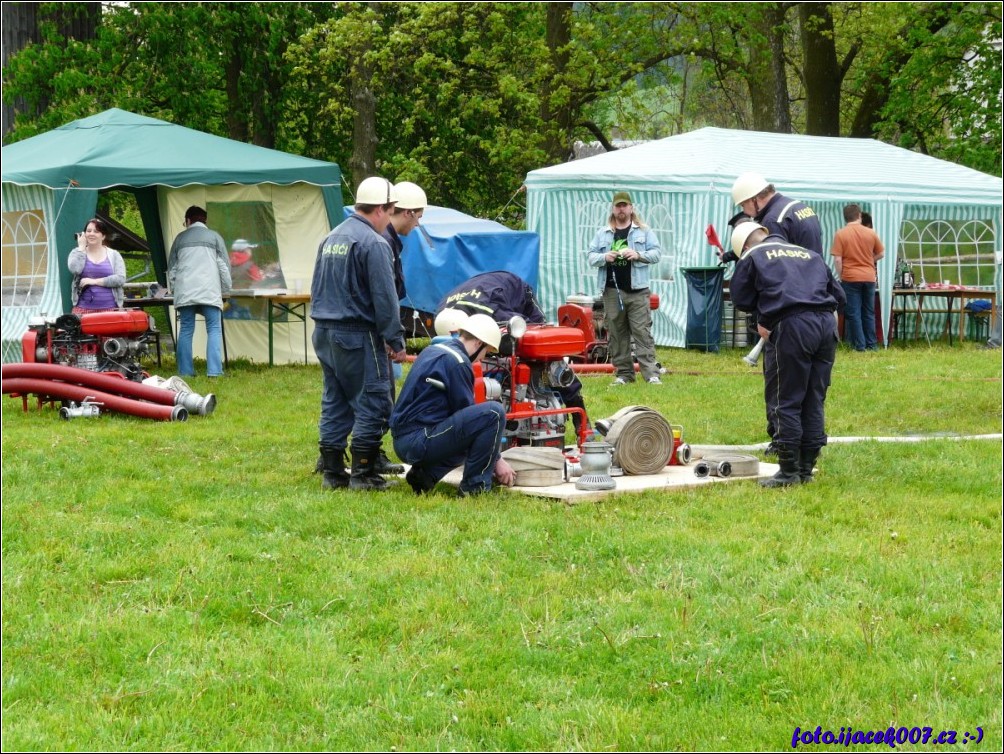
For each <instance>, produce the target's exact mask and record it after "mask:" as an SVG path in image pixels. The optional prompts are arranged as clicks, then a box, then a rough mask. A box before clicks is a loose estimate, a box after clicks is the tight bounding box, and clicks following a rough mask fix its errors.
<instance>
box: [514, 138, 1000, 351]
mask: <svg viewBox="0 0 1004 754" xmlns="http://www.w3.org/2000/svg"><path fill="white" fill-rule="evenodd" d="M747 171H756V172H759V173H761V174H763V176H764V177H765V178H766V179H767V180H768V181H770V182H771V183H773V184H774V185H775V186H776V187H777V190H778V191H779V192H780V193H782V194H784V195H785V196H788V197H791V198H792V199H800V200H802V201H804V202H806V203H807V204H809V205H810V206H812V207H813V209H815V211H816V213H817V214H818V215H819V218H820V221H821V223H822V226H823V241H824V246H826V247H827V253H826V256H827V259H829V254H828V247H829V244H830V241H831V240H832V238H833V234H834V233H835V232H836V231H837V230H838V229H839V228H840V227H841V226H843V224H844V220H843V207H844V205H845V204H847V203H849V202H856V203H858V204H860V205H861V206H862V208H863V209H864V210H865V211H867V212H871V213H872V215H873V217H874V223H875V230H876V231H877V232H878V234H879V236H880V237H881V238H882V241H883V243H884V244H885V247H886V254H885V257H884V258H883V259H882V260H881V261H880V262H879V291H880V295H881V300H882V301H883V302H886V301H890V300H891V294H892V288H893V280H894V277H895V272H896V259H897V251H898V248H899V243H900V239H901V236H902V232H903V228H904V224H905V223H907V224H908V223H910V222H915V221H927V220H946V221H981V222H982V223H985V224H986V226H987V227H989V228H990V229H991V230H990V232H991V233H992V235H993V243H994V249H995V250H998V251H999V250H1000V248H1001V226H1002V216H1001V204H1002V199H1001V197H1002V192H1004V184H1002V181H1001V179H1000V178H997V177H994V176H991V175H987V174H985V173H980V172H978V171H976V170H972V169H970V168H965V167H962V166H960V165H955V164H953V163H949V162H945V161H943V160H938V159H935V158H933V157H928V156H925V155H921V154H917V153H915V152H911V151H909V150H906V149H900V148H899V147H894V146H890V145H889V144H884V143H882V142H879V141H875V140H872V139H842V138H829V137H821V136H799V135H791V134H773V133H759V132H752V131H732V130H726V129H721V128H702V129H700V130H697V131H692V132H690V133H686V134H681V135H679V136H671V137H669V138H666V139H661V140H659V141H652V142H648V143H645V144H641V145H638V146H633V147H629V148H626V149H622V150H618V151H616V152H608V153H605V154H600V155H597V156H595V157H590V158H587V159H583V160H576V161H574V162H568V163H564V164H562V165H555V166H553V167H548V168H542V169H540V170H534V171H531V172H530V173H528V174H527V177H526V189H527V229H528V230H531V231H535V232H537V233H538V234H540V289H539V291H538V294H539V298H540V300H541V301H540V302H541V305H542V306H543V307H544V310H545V311H546V312H549V313H550V314H551V315H554V313H555V312H556V311H557V307H558V306H559V305H560V304H562V303H564V301H565V299H566V298H567V297H568V296H569V295H571V294H576V293H585V294H598V293H599V291H598V290H596V272H595V270H594V269H591V268H589V267H588V266H587V264H586V249H587V248H588V247H589V242H590V241H591V240H592V238H593V236H594V234H595V233H596V231H597V230H598V229H599V228H600V227H601V226H602V225H603V224H604V223H605V222H606V219H607V216H608V215H609V213H610V202H611V199H612V198H613V194H614V192H615V191H628V192H630V193H631V197H632V199H633V201H634V205H635V208H636V210H637V211H638V212H639V213H640V214H641V216H642V218H643V220H644V221H645V222H646V223H647V224H648V225H649V226H651V227H652V228H653V229H654V230H655V231H656V233H657V234H658V236H659V239H660V242H661V244H662V248H663V261H662V262H660V264H659V265H658V267H657V268H656V269H655V270H654V271H653V281H652V291H653V293H657V294H659V296H660V300H661V305H660V308H659V311H658V312H656V313H655V317H654V326H653V329H654V334H655V339H656V342H657V343H658V344H659V345H662V346H679V347H682V346H683V345H684V342H685V332H686V324H687V323H686V310H687V304H686V302H687V285H686V280H685V277H684V275H683V274H682V273H681V272H680V269H681V268H685V267H708V266H714V265H715V264H717V258H716V257H715V254H714V250H713V249H712V248H711V246H710V245H709V244H708V242H707V239H706V237H705V229H706V228H707V226H708V225H709V224H712V225H714V226H715V228H716V229H717V231H718V236H719V238H720V239H721V241H722V243H723V244H724V245H725V246H726V248H728V240H729V232H728V231H729V228H728V220H729V218H730V217H732V215H734V214H735V212H736V211H737V208H736V207H734V206H733V204H732V199H731V195H730V193H731V189H732V183H733V181H735V179H736V177H737V176H738V175H739V174H740V173H744V172H747ZM998 264H999V262H998ZM997 277H998V279H999V275H998V276H997ZM997 295H998V298H999V297H1000V291H999V289H998V293H997ZM882 317H883V331H884V332H888V327H889V307H888V306H886V305H883V306H882Z"/></svg>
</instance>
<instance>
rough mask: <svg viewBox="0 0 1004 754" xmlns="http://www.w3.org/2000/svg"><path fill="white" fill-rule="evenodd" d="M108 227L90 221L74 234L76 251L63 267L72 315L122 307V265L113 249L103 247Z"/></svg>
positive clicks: (123, 281)
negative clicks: (69, 280)
mask: <svg viewBox="0 0 1004 754" xmlns="http://www.w3.org/2000/svg"><path fill="white" fill-rule="evenodd" d="M107 236H108V226H107V225H105V224H104V222H102V221H101V220H99V219H97V218H94V219H92V220H88V221H87V225H86V226H85V227H84V231H83V232H82V233H78V234H77V248H75V249H74V250H73V251H71V252H70V258H69V259H68V260H67V263H66V264H67V267H69V268H70V272H72V273H73V289H72V291H71V300H72V302H73V313H74V314H86V313H88V312H106V311H110V310H113V309H118V308H121V307H122V287H123V285H125V278H126V274H125V262H124V261H122V255H121V254H119V253H118V252H117V251H115V249H109V248H108V247H107V246H105V238H107Z"/></svg>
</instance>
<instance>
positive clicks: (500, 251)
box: [345, 205, 540, 312]
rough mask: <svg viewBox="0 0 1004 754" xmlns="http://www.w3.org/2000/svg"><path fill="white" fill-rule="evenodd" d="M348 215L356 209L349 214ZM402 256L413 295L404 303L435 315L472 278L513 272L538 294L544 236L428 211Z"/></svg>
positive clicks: (348, 209)
mask: <svg viewBox="0 0 1004 754" xmlns="http://www.w3.org/2000/svg"><path fill="white" fill-rule="evenodd" d="M345 212H346V215H348V214H351V212H352V208H351V207H346V208H345ZM402 240H403V241H404V249H403V250H402V252H401V258H402V265H403V267H404V284H405V287H406V288H407V289H408V295H407V296H406V297H405V298H404V300H403V301H402V302H401V304H402V306H410V307H411V308H412V309H417V310H419V311H423V312H435V311H436V306H437V305H438V304H439V302H440V301H441V300H442V298H443V296H445V295H446V294H447V293H449V292H450V291H451V290H452V289H453V288H455V287H456V286H458V285H460V284H461V283H463V282H464V281H465V280H467V279H468V278H472V277H474V276H475V275H479V274H481V273H482V272H491V271H492V270H508V271H509V272H512V273H514V274H516V275H519V276H520V277H521V278H523V279H524V280H525V281H526V282H527V283H529V284H530V285H531V286H532V287H533V289H534V290H537V277H538V267H539V264H540V236H538V235H537V234H536V233H531V232H528V231H519V230H511V229H510V228H507V227H506V226H504V225H502V224H501V223H497V222H494V221H492V220H482V219H480V218H477V217H472V216H470V215H466V214H464V213H463V212H459V211H457V210H455V209H448V208H446V207H435V206H432V205H430V206H428V207H426V208H425V212H424V213H423V215H422V224H421V226H420V227H418V228H416V229H415V230H413V231H412V232H411V233H409V234H408V235H407V236H405V237H404V238H403V239H402Z"/></svg>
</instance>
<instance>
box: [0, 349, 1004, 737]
mask: <svg viewBox="0 0 1004 754" xmlns="http://www.w3.org/2000/svg"><path fill="white" fill-rule="evenodd" d="M999 354H1000V352H999V351H998V352H987V351H981V350H978V348H977V347H976V346H975V345H974V344H964V345H956V346H955V347H954V348H948V347H946V346H936V347H934V348H927V347H925V346H920V345H918V346H913V347H899V346H897V347H895V348H891V349H889V350H888V351H883V352H881V353H874V354H872V353H869V354H855V353H848V352H846V351H841V352H840V353H839V355H838V359H837V365H836V370H835V373H834V378H833V386H832V388H831V390H830V394H829V399H828V401H827V410H828V424H829V431H830V434H831V436H835V437H841V436H843V437H847V436H858V437H860V436H869V435H878V436H901V437H905V436H910V435H913V434H923V435H928V436H932V435H933V436H934V438H933V439H928V440H925V441H921V442H899V443H889V442H874V441H867V442H855V443H847V444H844V443H839V442H835V441H834V442H832V443H831V444H830V446H829V447H827V448H825V449H824V452H823V455H822V457H821V459H820V462H819V473H818V476H817V478H816V480H815V481H814V482H813V483H812V484H811V485H808V486H804V487H798V488H794V489H789V490H764V489H761V488H759V487H758V486H757V485H756V484H754V483H752V482H750V481H748V480H746V481H743V480H736V481H733V482H730V483H727V484H714V485H708V486H704V487H701V488H698V489H691V490H679V491H668V490H666V489H657V490H651V491H648V492H645V493H639V494H619V495H614V496H611V497H608V498H605V499H603V500H601V501H592V502H588V503H580V504H578V505H567V504H565V503H562V502H560V501H557V500H548V499H542V498H535V497H529V496H525V495H522V494H518V493H515V492H512V491H503V492H499V493H497V494H491V495H489V496H486V497H484V498H480V499H474V500H460V499H458V498H457V497H456V493H455V491H454V490H453V489H452V488H451V487H450V486H449V485H440V486H439V487H438V488H437V490H436V491H435V492H434V493H433V494H431V495H427V496H423V497H416V496H415V495H413V494H412V493H411V491H410V490H407V489H401V488H400V487H398V488H397V489H395V490H393V491H388V492H386V493H350V492H347V491H341V492H328V493H326V492H323V491H322V490H321V489H320V480H319V479H318V477H317V476H315V475H313V474H312V473H311V469H312V467H313V464H314V459H315V458H316V452H317V449H316V444H315V443H316V438H317V427H316V419H317V410H318V402H319V393H320V384H321V377H320V372H319V368H318V367H316V366H311V367H304V366H288V367H277V368H274V369H268V368H267V367H262V366H252V365H248V364H231V365H230V368H229V374H228V376H227V377H226V378H223V379H217V380H210V379H208V378H206V377H200V378H195V379H193V380H191V382H192V384H193V387H195V388H196V389H197V390H202V391H210V390H212V391H214V392H216V394H217V395H218V397H219V405H218V408H217V410H216V412H215V413H214V414H213V415H211V416H209V417H202V418H192V419H190V420H189V421H188V422H185V423H168V424H164V423H155V422H151V421H147V420H142V419H136V418H132V417H125V416H115V415H107V416H102V417H100V418H98V419H90V420H85V419H79V420H74V421H62V420H61V419H59V418H58V416H57V414H56V412H55V411H54V410H52V409H45V410H36V409H34V408H32V410H30V411H29V412H28V413H22V412H21V410H20V401H18V400H12V399H10V398H8V397H6V396H5V397H3V400H2V405H0V408H2V419H3V433H4V441H3V451H2V452H3V458H2V461H3V472H4V473H3V480H2V484H3V524H4V525H3V549H2V552H3V569H2V574H3V592H2V594H3V648H4V651H3V682H4V687H3V688H4V692H3V705H4V714H3V722H2V733H3V742H4V749H5V750H10V751H15V750H19V751H25V750H36V751H37V750H45V751H53V750H87V751H112V750H114V751H165V750H168V751H221V750H226V751H273V750H275V751H282V750H297V751H305V750H332V751H336V750H347V751H385V750H391V749H394V748H396V749H397V750H399V751H414V750H460V751H474V750H504V751H527V750H554V751H558V750H563V751H567V750H589V751H600V750H606V749H611V750H621V751H624V750H633V751H646V750H649V751H651V750H655V751H659V750H730V751H764V750H770V751H774V750H777V751H780V750H789V747H790V742H791V737H792V734H793V731H794V729H795V727H796V726H798V727H801V728H802V729H803V730H804V729H809V730H814V729H815V726H816V725H820V726H822V727H823V728H824V729H831V730H833V731H835V732H839V730H840V728H841V726H851V727H853V728H854V729H855V730H874V729H883V730H884V729H886V728H887V727H888V726H897V727H899V726H906V727H908V728H910V727H913V726H931V727H932V728H933V729H934V730H935V731H936V732H937V731H940V730H941V729H951V730H957V731H959V732H960V733H959V739H960V741H961V738H962V732H963V731H971V732H974V733H975V726H980V727H982V729H983V731H984V738H983V741H982V742H981V743H980V744H979V745H975V744H974V743H972V742H970V744H969V746H968V747H962V748H965V749H972V750H976V751H995V750H999V748H1000V746H1001V730H1002V729H1001V716H1000V713H1001V705H1000V700H1001V675H1000V663H1001V623H1000V615H1001V578H1000V553H1001V547H1002V541H1001V518H1000V513H1001V511H1000V500H1001V472H1000V469H1001V443H1000V440H999V439H997V440H972V441H959V440H955V439H949V438H948V437H945V436H942V435H947V436H950V435H952V434H954V433H966V434H982V433H990V432H994V433H999V432H1000V431H1001V381H1000V380H1001V361H1000V355H999ZM659 355H660V359H661V361H662V362H663V363H665V364H667V365H668V367H669V368H670V374H668V375H666V377H665V378H664V379H665V384H663V385H662V386H649V385H644V384H637V385H632V386H627V387H625V388H617V389H615V388H611V387H609V381H610V380H609V376H597V377H584V378H583V382H584V390H583V392H584V396H585V399H586V402H587V405H588V406H589V407H590V410H591V411H592V412H593V415H594V416H609V415H611V414H612V413H613V412H614V411H616V410H617V409H618V408H620V407H621V406H623V405H625V404H627V403H644V404H646V405H649V406H652V407H654V408H655V409H656V410H658V411H659V412H660V413H662V414H663V415H664V416H666V417H667V418H668V419H669V420H670V421H672V422H674V423H679V424H682V425H683V426H684V434H685V438H686V439H687V440H688V441H689V442H691V443H695V444H742V443H751V442H757V441H761V440H763V439H765V438H764V435H763V432H764V429H763V424H764V417H763V398H762V377H761V375H760V374H759V370H754V369H750V368H749V367H747V366H746V365H745V364H743V363H742V362H741V360H740V356H741V355H742V352H737V351H723V352H722V353H721V354H717V355H709V354H701V353H697V352H694V351H681V350H678V349H674V350H672V351H670V350H663V349H660V354H659ZM200 368H201V365H200ZM157 371H159V373H160V374H163V375H165V376H166V375H168V374H169V373H170V371H171V365H169V364H165V367H164V369H163V370H157ZM974 747H975V748H974ZM799 748H801V747H799ZM816 748H818V747H816ZM881 748H882V749H883V750H888V747H881ZM944 748H945V747H934V746H931V745H929V746H926V747H925V746H904V747H897V749H896V750H897V751H898V750H902V749H908V750H911V751H913V750H927V751H938V750H943V749H944ZM953 748H955V747H953ZM848 750H850V751H865V750H867V751H875V750H876V747H875V746H852V747H850V748H849V749H848Z"/></svg>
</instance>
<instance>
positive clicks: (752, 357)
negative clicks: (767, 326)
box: [743, 338, 767, 367]
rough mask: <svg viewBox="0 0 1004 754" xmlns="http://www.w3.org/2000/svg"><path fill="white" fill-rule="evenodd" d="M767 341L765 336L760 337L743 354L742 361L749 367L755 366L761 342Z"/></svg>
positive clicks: (761, 348)
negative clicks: (750, 348)
mask: <svg viewBox="0 0 1004 754" xmlns="http://www.w3.org/2000/svg"><path fill="white" fill-rule="evenodd" d="M766 342H767V339H766V338H760V341H759V342H758V343H757V344H756V345H755V346H753V348H752V350H750V352H749V353H748V354H746V355H745V356H743V361H745V362H746V363H747V364H749V365H750V366H751V367H755V366H756V364H757V362H758V361H760V352H761V351H762V350H763V344H764V343H766Z"/></svg>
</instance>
